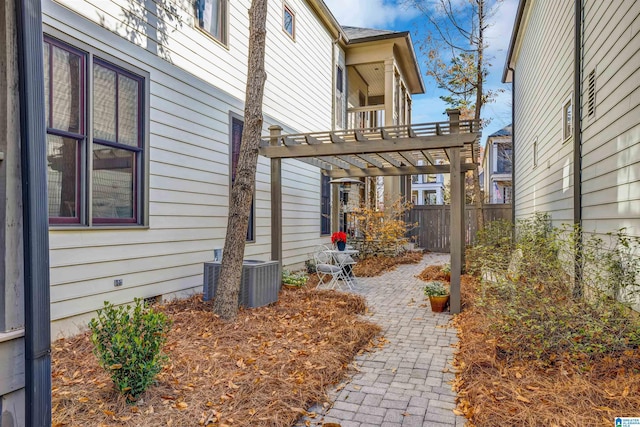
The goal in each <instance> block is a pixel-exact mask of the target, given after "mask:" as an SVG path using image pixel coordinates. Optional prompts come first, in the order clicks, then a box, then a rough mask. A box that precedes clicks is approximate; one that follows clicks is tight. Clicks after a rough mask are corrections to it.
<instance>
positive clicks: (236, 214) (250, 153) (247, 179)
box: [213, 0, 267, 320]
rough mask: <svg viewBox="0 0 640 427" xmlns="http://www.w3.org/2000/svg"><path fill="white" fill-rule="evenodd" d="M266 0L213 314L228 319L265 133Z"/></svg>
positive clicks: (256, 21) (253, 33) (258, 17)
mask: <svg viewBox="0 0 640 427" xmlns="http://www.w3.org/2000/svg"><path fill="white" fill-rule="evenodd" d="M266 17H267V0H253V1H252V2H251V8H250V9H249V57H248V61H247V62H248V71H247V89H246V96H245V107H244V119H245V125H244V129H243V131H242V142H241V147H240V158H239V160H238V167H237V169H236V178H235V180H234V183H233V187H232V189H231V203H230V205H229V219H228V221H227V235H226V238H225V242H224V257H223V260H222V269H221V272H220V279H219V281H218V289H217V291H216V298H215V301H214V304H213V311H214V313H216V314H217V315H219V316H220V317H221V318H222V319H225V320H234V319H235V318H236V316H237V315H238V296H239V293H240V279H241V276H242V261H243V257H244V246H245V237H246V233H247V227H248V226H249V213H250V209H251V201H252V197H253V192H254V189H255V184H256V166H257V163H258V147H259V145H260V135H261V133H262V99H263V96H264V83H265V80H266V79H267V74H266V72H265V69H264V51H265V39H266V34H267V30H266Z"/></svg>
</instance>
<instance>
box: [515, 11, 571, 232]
mask: <svg viewBox="0 0 640 427" xmlns="http://www.w3.org/2000/svg"><path fill="white" fill-rule="evenodd" d="M526 8H527V10H526V11H525V13H526V15H525V19H524V21H523V23H522V26H521V28H520V32H521V33H520V41H519V46H518V47H517V50H516V51H515V55H514V58H515V61H516V66H515V70H516V72H515V88H514V90H515V106H514V108H515V114H514V115H515V117H514V126H515V134H516V147H515V151H516V162H515V168H516V176H515V180H516V184H515V187H516V191H517V193H516V197H515V203H514V207H515V213H516V217H526V216H529V215H531V214H532V213H534V212H536V211H544V212H548V213H549V214H550V215H551V216H552V218H553V220H554V223H555V224H556V225H560V224H561V223H563V222H564V223H566V222H571V221H572V220H573V204H572V203H573V202H572V200H573V197H572V196H573V159H572V155H573V154H572V153H573V141H572V139H571V138H569V139H568V140H566V141H565V140H563V136H562V107H563V105H564V104H565V102H566V101H567V100H569V99H571V98H572V91H573V28H574V26H573V2H571V1H540V0H531V1H528V2H527V7H526ZM574 111H575V108H574ZM536 140H537V147H538V162H537V166H536V167H534V166H533V145H534V141H536Z"/></svg>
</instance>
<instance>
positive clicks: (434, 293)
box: [423, 280, 449, 297]
mask: <svg viewBox="0 0 640 427" xmlns="http://www.w3.org/2000/svg"><path fill="white" fill-rule="evenodd" d="M423 291H424V294H425V295H426V296H428V297H444V296H447V295H449V291H447V288H446V287H445V284H444V282H440V281H438V280H432V281H430V282H427V283H426V284H425V285H424V289H423Z"/></svg>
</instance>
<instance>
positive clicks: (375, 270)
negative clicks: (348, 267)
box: [353, 252, 424, 277]
mask: <svg viewBox="0 0 640 427" xmlns="http://www.w3.org/2000/svg"><path fill="white" fill-rule="evenodd" d="M422 258H424V254H423V253H422V252H404V253H402V254H400V255H398V256H396V257H390V256H374V257H370V258H365V259H361V260H359V261H358V263H357V264H356V265H355V267H354V269H353V272H354V274H355V275H356V276H358V277H375V276H379V275H381V274H382V273H385V272H387V271H391V270H393V269H395V268H396V266H397V265H399V264H417V263H419V262H421V261H422Z"/></svg>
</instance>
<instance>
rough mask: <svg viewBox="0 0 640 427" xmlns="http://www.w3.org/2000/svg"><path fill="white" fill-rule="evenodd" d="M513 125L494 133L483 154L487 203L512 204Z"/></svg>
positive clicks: (483, 176) (484, 188)
mask: <svg viewBox="0 0 640 427" xmlns="http://www.w3.org/2000/svg"><path fill="white" fill-rule="evenodd" d="M512 161H513V156H512V147H511V125H509V126H506V127H504V128H502V129H500V130H499V131H497V132H495V133H492V134H491V135H489V137H488V138H487V145H486V147H485V149H484V151H483V154H482V161H481V163H482V178H481V179H482V183H483V185H482V188H483V190H484V195H485V196H484V197H485V201H486V202H487V203H511V188H512V187H511V171H512V168H511V165H512Z"/></svg>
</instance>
